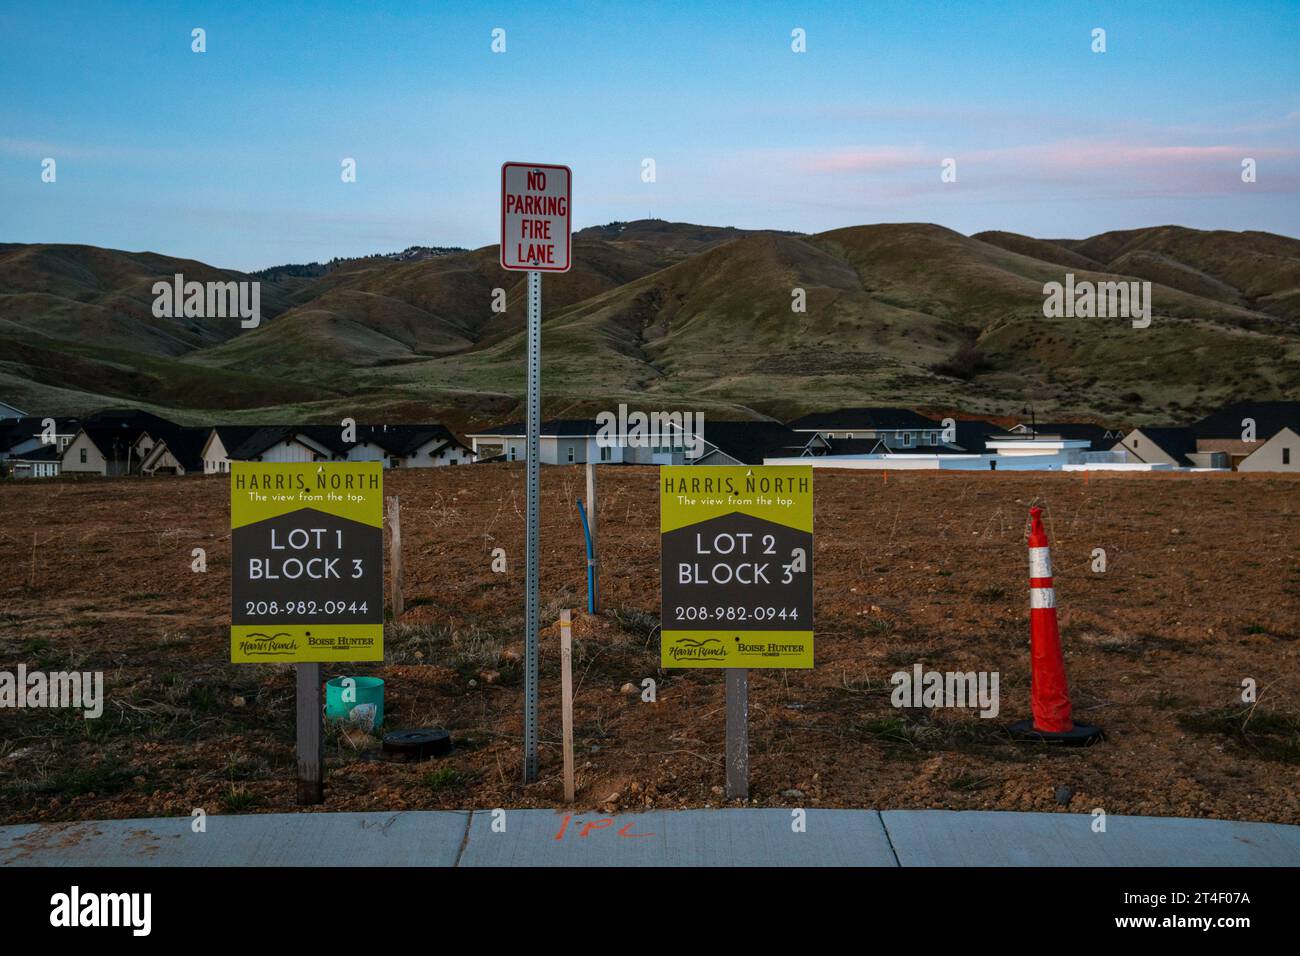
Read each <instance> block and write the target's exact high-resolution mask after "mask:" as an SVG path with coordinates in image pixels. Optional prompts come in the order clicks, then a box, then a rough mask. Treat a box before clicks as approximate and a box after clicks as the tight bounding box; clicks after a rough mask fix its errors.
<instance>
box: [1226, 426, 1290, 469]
mask: <svg viewBox="0 0 1300 956" xmlns="http://www.w3.org/2000/svg"><path fill="white" fill-rule="evenodd" d="M1237 470H1238V471H1300V433H1297V431H1296V430H1295V429H1292V428H1290V427H1289V426H1285V425H1284V426H1282V428H1281V429H1279V430H1278V431H1277V432H1275V433H1274V434H1273V437H1272V438H1270V439H1268V441H1266V442H1264V443H1263V444H1262V445H1260V446H1259V447H1258V448H1256V449H1255V450H1254V451H1253V452H1251V453H1250V454H1249V455H1247V456H1246V457H1245V458H1244V459H1242V461H1241V463H1240V464H1239V465H1237Z"/></svg>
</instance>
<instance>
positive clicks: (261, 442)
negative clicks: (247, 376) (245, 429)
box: [221, 425, 333, 459]
mask: <svg viewBox="0 0 1300 956" xmlns="http://www.w3.org/2000/svg"><path fill="white" fill-rule="evenodd" d="M314 431H316V429H315V428H314V427H304V428H294V427H293V426H291V425H264V426H262V427H260V428H256V429H254V430H253V431H252V432H251V433H249V434H247V435H245V436H244V437H243V440H242V441H240V442H239V443H238V444H236V445H235V446H234V447H233V448H232V447H230V446H229V445H226V454H227V455H228V456H229V457H231V458H235V459H248V458H255V457H256V456H258V455H260V454H262V452H264V451H266V450H267V449H268V448H270V447H271V446H272V445H275V444H277V443H279V442H282V441H290V440H292V439H293V437H294V436H295V435H305V436H306V437H308V438H310V439H312V440H313V441H315V442H317V444H321V445H324V447H326V448H331V450H333V449H332V447H331V446H330V445H325V444H324V443H323V442H321V441H320V440H319V439H317V438H316V436H315V435H314V434H312V433H313V432H314ZM221 443H222V444H223V445H225V444H226V440H225V439H224V438H223V439H222V440H221Z"/></svg>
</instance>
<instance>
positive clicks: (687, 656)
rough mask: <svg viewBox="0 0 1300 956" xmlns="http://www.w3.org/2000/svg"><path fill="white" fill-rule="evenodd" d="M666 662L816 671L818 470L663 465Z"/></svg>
mask: <svg viewBox="0 0 1300 956" xmlns="http://www.w3.org/2000/svg"><path fill="white" fill-rule="evenodd" d="M659 531H660V534H661V536H662V538H661V545H662V549H661V566H660V572H661V576H660V588H661V594H662V602H661V612H660V614H661V616H660V624H661V635H662V639H661V642H660V651H659V654H660V662H661V664H662V666H664V667H741V668H752V667H801V668H807V667H812V666H813V577H812V551H813V548H812V544H813V487H812V467H811V466H808V465H795V466H779V467H778V466H766V465H764V466H758V465H755V466H752V467H751V466H743V465H742V466H736V467H708V466H703V465H681V466H678V465H672V466H669V465H665V466H664V467H662V468H660V469H659Z"/></svg>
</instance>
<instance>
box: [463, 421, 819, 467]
mask: <svg viewBox="0 0 1300 956" xmlns="http://www.w3.org/2000/svg"><path fill="white" fill-rule="evenodd" d="M699 432H702V434H697V433H696V432H694V431H687V430H685V429H683V428H682V427H681V426H678V425H676V424H672V423H670V424H668V425H666V426H663V430H662V431H661V432H660V433H659V434H658V435H655V434H653V433H646V434H645V438H644V441H641V440H638V439H636V438H635V437H627V436H624V437H623V438H622V439H621V440H619V442H618V443H611V442H610V441H609V440H608V439H604V438H601V427H600V425H598V424H597V423H596V422H595V421H594V420H591V419H551V420H549V421H545V422H542V423H541V425H540V426H539V433H540V434H539V436H538V452H539V459H540V461H541V463H542V464H544V465H581V464H585V463H586V462H589V461H590V462H597V463H602V464H624V465H758V464H762V462H763V458H764V456H765V455H769V454H778V453H780V454H789V455H803V454H822V453H824V452H825V451H826V450H827V448H828V447H829V445H828V443H827V442H826V441H825V440H824V439H823V438H821V437H820V436H819V435H817V434H815V433H807V434H801V433H799V432H795V431H793V430H792V429H790V428H789V427H787V426H785V425H782V424H781V423H780V422H769V421H740V422H732V421H705V422H704V423H703V427H702V428H700V429H699ZM468 437H469V440H470V442H471V443H472V444H473V447H474V453H475V454H476V455H477V456H479V457H480V458H494V457H497V456H498V455H499V456H501V457H504V458H505V460H506V461H524V460H525V457H526V454H527V436H526V434H525V428H524V425H522V424H520V423H517V422H516V423H513V424H510V425H502V426H499V427H497V428H493V429H490V430H488V431H484V432H479V433H476V434H471V435H469V436H468Z"/></svg>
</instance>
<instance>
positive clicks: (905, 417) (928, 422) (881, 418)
mask: <svg viewBox="0 0 1300 956" xmlns="http://www.w3.org/2000/svg"><path fill="white" fill-rule="evenodd" d="M788 424H789V427H790V428H793V429H796V430H798V431H830V430H835V429H840V428H843V429H846V430H848V431H853V430H854V429H862V430H864V431H865V430H868V429H878V430H883V431H889V430H898V429H907V428H936V427H938V422H936V421H934V420H933V419H930V418H926V417H925V416H924V415H920V414H918V413H916V412H914V411H912V410H911V409H910V408H837V409H835V410H834V411H831V412H812V413H810V414H808V415H802V416H800V417H799V418H796V419H795V420H794V421H792V422H789V423H788Z"/></svg>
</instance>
